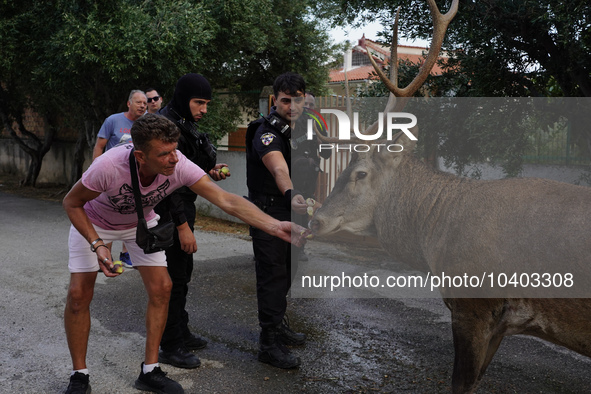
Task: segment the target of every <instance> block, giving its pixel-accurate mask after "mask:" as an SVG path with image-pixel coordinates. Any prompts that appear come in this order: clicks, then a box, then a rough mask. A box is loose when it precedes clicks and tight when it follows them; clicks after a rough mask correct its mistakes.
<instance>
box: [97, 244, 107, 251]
mask: <svg viewBox="0 0 591 394" xmlns="http://www.w3.org/2000/svg"><path fill="white" fill-rule="evenodd" d="M101 246H103V247H105V248H107V249H109V247H108V246H107V245H105V244H100V245H97V246H96V248H94V251H95V252H96V251H97V250H98V248H100V247H101Z"/></svg>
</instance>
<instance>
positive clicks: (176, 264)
mask: <svg viewBox="0 0 591 394" xmlns="http://www.w3.org/2000/svg"><path fill="white" fill-rule="evenodd" d="M211 93H212V90H211V86H210V84H209V82H208V81H207V79H206V78H205V77H204V76H203V75H200V74H195V73H189V74H185V75H183V76H182V77H181V78H179V80H178V81H177V84H176V87H175V90H174V94H173V97H172V100H171V101H170V103H168V105H167V106H166V107H164V108H162V109H161V110H160V111H159V112H158V114H159V115H162V116H165V117H166V118H168V119H169V120H171V121H173V122H174V123H175V124H176V125H177V127H178V128H179V130H180V132H181V135H180V138H179V142H178V149H179V150H180V151H181V152H182V153H183V154H184V155H185V156H186V157H187V158H188V159H189V160H191V161H192V162H194V163H195V164H197V165H198V166H199V167H201V169H203V170H204V171H205V172H207V173H208V174H209V176H210V177H211V178H212V179H213V180H215V181H219V180H222V179H225V178H226V177H227V176H230V173H229V172H228V173H223V172H221V171H219V170H220V169H221V168H222V167H227V165H226V164H223V163H220V164H216V156H217V155H216V149H215V147H214V146H213V145H211V143H210V142H209V138H208V136H207V134H204V133H201V132H199V131H198V129H197V122H199V121H200V120H201V119H202V118H203V117H204V116H205V115H206V114H207V105H208V104H209V102H210V101H211ZM196 199H197V195H196V194H195V193H193V192H192V191H191V190H190V189H189V188H187V187H182V188H180V189H178V190H176V191H174V192H173V193H172V194H171V195H170V196H169V197H167V198H166V199H164V200H163V201H162V202H160V204H158V205H157V206H156V208H155V211H156V213H158V214H159V215H160V216H161V217H169V216H170V217H171V218H172V220H173V221H174V222H175V225H176V226H177V231H175V233H174V244H173V245H172V246H171V247H170V248H167V249H166V260H167V262H168V273H169V275H170V278H171V279H172V291H171V294H170V302H169V307H168V318H167V320H166V327H165V329H164V333H163V334H162V340H161V342H160V348H161V351H160V354H159V356H158V359H159V361H160V362H161V363H164V364H170V365H174V366H175V367H178V368H197V367H198V366H199V365H201V360H199V358H198V357H197V356H196V355H194V354H193V353H191V352H190V350H198V349H202V348H204V347H205V346H206V345H207V341H206V340H205V339H203V338H200V337H198V336H196V335H194V334H193V333H191V331H190V330H189V325H188V324H189V314H188V312H187V310H186V303H187V294H188V290H189V287H188V284H189V282H190V281H191V275H192V272H193V253H195V252H196V251H197V242H196V241H195V236H194V234H193V230H194V224H195V217H196V209H195V200H196Z"/></svg>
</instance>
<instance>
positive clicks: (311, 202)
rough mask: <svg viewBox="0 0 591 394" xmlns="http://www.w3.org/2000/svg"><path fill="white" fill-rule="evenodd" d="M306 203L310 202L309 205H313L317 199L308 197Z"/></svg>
mask: <svg viewBox="0 0 591 394" xmlns="http://www.w3.org/2000/svg"><path fill="white" fill-rule="evenodd" d="M306 204H308V206H309V207H313V206H314V204H316V200H314V199H313V198H306Z"/></svg>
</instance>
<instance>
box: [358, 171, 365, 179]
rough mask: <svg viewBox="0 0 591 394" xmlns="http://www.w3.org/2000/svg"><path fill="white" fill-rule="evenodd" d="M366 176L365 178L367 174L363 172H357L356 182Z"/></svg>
mask: <svg viewBox="0 0 591 394" xmlns="http://www.w3.org/2000/svg"><path fill="white" fill-rule="evenodd" d="M366 176H367V172H365V171H359V172H358V173H357V180H360V179H363V178H365V177H366Z"/></svg>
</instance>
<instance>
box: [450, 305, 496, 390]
mask: <svg viewBox="0 0 591 394" xmlns="http://www.w3.org/2000/svg"><path fill="white" fill-rule="evenodd" d="M452 315H453V314H452ZM457 315H459V316H452V331H453V340H454V349H455V359H454V369H453V374H452V392H453V393H472V392H474V391H475V390H476V387H477V386H478V383H479V382H480V379H481V378H482V376H483V375H484V372H485V371H486V368H487V367H488V364H489V363H490V361H491V360H492V358H493V356H494V355H495V353H496V351H497V349H498V347H499V345H500V344H501V341H502V339H503V335H502V333H498V332H496V331H497V330H495V327H496V321H492V320H496V319H491V315H488V316H487V315H485V314H482V315H484V316H482V315H481V316H479V314H474V313H472V314H470V315H467V314H464V315H462V314H457Z"/></svg>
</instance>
